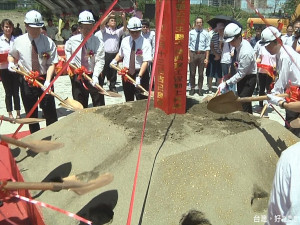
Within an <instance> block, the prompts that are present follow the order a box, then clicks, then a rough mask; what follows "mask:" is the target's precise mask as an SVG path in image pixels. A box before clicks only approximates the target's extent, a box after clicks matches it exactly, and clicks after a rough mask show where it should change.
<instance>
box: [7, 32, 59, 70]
mask: <svg viewBox="0 0 300 225" xmlns="http://www.w3.org/2000/svg"><path fill="white" fill-rule="evenodd" d="M31 41H32V38H31V37H29V35H28V33H26V34H23V35H21V36H19V37H18V38H16V39H15V42H14V44H13V46H12V48H11V49H10V51H9V55H11V56H12V57H14V58H15V59H17V60H19V64H21V65H22V66H23V67H24V68H25V69H27V70H28V71H31V70H32V65H31V50H32V48H31ZM34 42H35V45H36V47H37V51H38V60H39V64H40V71H39V72H40V74H47V70H48V68H49V66H51V65H52V64H55V63H58V55H57V50H56V46H55V43H54V42H53V41H52V40H51V39H50V38H49V37H47V36H45V35H42V34H40V35H39V36H38V37H37V38H35V39H34ZM45 54H47V55H48V56H49V58H48V59H47V57H45V56H44V55H45Z"/></svg>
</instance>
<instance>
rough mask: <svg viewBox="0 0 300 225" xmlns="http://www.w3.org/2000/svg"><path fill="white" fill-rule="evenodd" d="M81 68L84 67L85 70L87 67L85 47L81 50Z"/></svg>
mask: <svg viewBox="0 0 300 225" xmlns="http://www.w3.org/2000/svg"><path fill="white" fill-rule="evenodd" d="M81 66H84V67H85V68H87V67H88V60H87V50H86V45H84V46H82V49H81Z"/></svg>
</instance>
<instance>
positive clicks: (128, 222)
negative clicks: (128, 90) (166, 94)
mask: <svg viewBox="0 0 300 225" xmlns="http://www.w3.org/2000/svg"><path fill="white" fill-rule="evenodd" d="M160 7H161V8H160V14H159V23H158V26H157V29H156V30H157V32H158V34H157V37H156V40H155V42H156V43H155V54H154V60H153V67H152V72H151V82H150V88H149V95H148V101H147V106H146V112H145V117H144V123H143V130H142V135H141V142H140V149H139V154H138V159H137V165H136V170H135V176H134V182H133V187H132V194H131V201H130V206H129V212H128V217H127V223H126V224H127V225H130V224H131V219H132V212H133V206H134V197H135V191H136V185H137V178H138V173H139V165H140V161H141V155H142V146H143V140H144V134H145V128H146V124H147V116H148V111H149V106H150V100H151V92H152V86H153V80H154V72H155V70H156V63H157V55H158V48H159V40H160V34H161V27H162V20H163V15H164V7H165V0H162V2H161V6H160Z"/></svg>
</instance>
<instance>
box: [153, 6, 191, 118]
mask: <svg viewBox="0 0 300 225" xmlns="http://www.w3.org/2000/svg"><path fill="white" fill-rule="evenodd" d="M161 2H162V0H157V1H156V15H157V16H156V18H157V19H156V24H158V18H159V14H160V6H161ZM164 4H165V6H164V12H163V20H162V21H163V22H162V26H161V31H156V32H161V34H160V40H159V48H158V55H157V65H156V69H155V95H154V107H156V108H160V109H162V110H163V111H165V112H166V113H167V114H171V113H177V114H184V113H185V112H186V82H187V66H188V42H189V15H190V1H186V0H172V1H165V3H164Z"/></svg>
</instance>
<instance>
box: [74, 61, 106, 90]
mask: <svg viewBox="0 0 300 225" xmlns="http://www.w3.org/2000/svg"><path fill="white" fill-rule="evenodd" d="M69 66H70V67H72V68H73V69H77V66H75V65H73V64H71V63H70V64H69ZM82 75H83V77H84V79H86V80H87V81H89V82H92V81H93V80H92V78H90V77H89V76H88V75H87V74H86V73H83V74H82ZM96 88H97V89H98V90H99V91H100V92H101V94H103V95H107V96H110V95H109V93H107V92H106V91H105V89H104V88H103V87H101V85H100V84H96Z"/></svg>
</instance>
